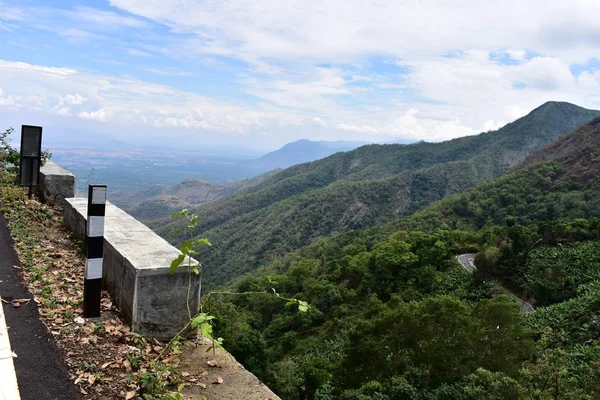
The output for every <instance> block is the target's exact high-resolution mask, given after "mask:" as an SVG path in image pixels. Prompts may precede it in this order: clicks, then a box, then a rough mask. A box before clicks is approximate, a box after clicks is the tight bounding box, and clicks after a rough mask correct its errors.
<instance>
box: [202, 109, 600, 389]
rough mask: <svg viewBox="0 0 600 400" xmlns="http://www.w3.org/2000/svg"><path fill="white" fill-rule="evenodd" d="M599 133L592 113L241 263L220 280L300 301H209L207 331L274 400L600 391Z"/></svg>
mask: <svg viewBox="0 0 600 400" xmlns="http://www.w3.org/2000/svg"><path fill="white" fill-rule="evenodd" d="M599 139H600V119H596V120H594V121H592V122H591V123H589V124H588V125H586V126H583V127H581V128H580V129H578V130H577V131H576V132H574V133H572V134H570V135H568V136H565V137H563V138H561V139H560V140H559V141H557V142H556V143H553V144H552V145H550V146H549V147H547V148H545V149H544V150H542V151H540V152H538V153H536V154H534V155H532V156H531V157H530V158H529V159H527V160H526V161H525V162H524V163H523V164H521V165H520V166H518V167H517V168H515V169H514V170H513V171H512V172H511V173H509V174H508V175H506V176H503V177H500V178H497V179H494V180H493V181H491V182H489V183H486V184H483V185H481V186H479V187H477V188H474V189H471V190H468V191H466V192H465V193H462V194H458V195H454V196H451V197H449V198H447V199H445V200H442V201H441V202H438V203H435V204H432V205H431V206H429V207H428V208H427V209H425V210H424V211H422V212H420V213H417V214H415V215H413V216H411V217H409V218H406V219H405V220H403V221H401V222H392V223H387V224H380V225H377V226H375V227H373V228H369V229H361V230H356V231H352V232H348V233H344V234H340V235H336V236H334V237H331V238H325V239H321V240H318V241H316V242H314V243H313V244H311V245H310V246H307V247H304V248H302V249H299V250H298V251H295V252H292V253H290V254H288V255H286V256H285V257H283V258H281V259H278V260H276V261H274V262H272V263H271V264H270V265H268V266H267V267H264V268H260V269H259V270H257V271H254V272H253V273H252V274H249V275H248V276H246V277H243V278H242V279H239V280H238V281H236V282H235V283H234V284H232V285H231V286H232V289H233V290H234V291H239V292H257V291H260V290H265V291H271V290H272V289H271V288H273V289H275V290H276V291H277V293H279V294H280V295H282V296H286V297H294V298H296V299H301V300H305V301H307V302H308V303H309V304H310V306H311V308H310V311H309V312H308V313H298V312H296V311H295V308H296V306H295V305H292V306H291V307H285V306H282V304H281V303H280V301H279V300H278V299H276V298H273V297H272V296H271V297H270V296H260V295H254V294H249V295H238V296H217V295H215V296H213V297H211V301H210V304H209V306H210V307H211V311H212V312H214V313H215V314H216V315H217V316H218V317H219V318H218V322H217V325H216V329H217V332H218V334H219V335H221V336H223V338H224V339H225V342H224V343H225V346H226V348H227V349H228V350H230V351H231V352H232V353H233V354H234V355H235V356H236V357H237V358H238V360H240V361H241V362H242V363H243V364H244V365H245V366H246V367H248V368H249V369H250V370H252V371H253V372H254V373H256V374H257V375H258V376H259V377H260V378H261V379H263V380H264V381H265V382H266V383H267V384H268V385H269V386H270V387H271V388H272V389H273V390H275V391H276V392H277V393H278V394H279V395H281V396H282V398H283V399H286V400H296V399H298V400H299V399H317V400H329V399H346V400H367V399H379V400H396V399H419V400H421V399H422V400H435V399H439V400H441V399H459V400H467V399H469V400H475V399H498V400H500V399H575V398H577V399H596V398H600V368H598V360H599V359H600V321H599V319H598V315H600V246H599V245H598V240H600V219H599V217H600V208H598V207H597V204H598V202H597V198H598V196H599V195H600V193H599V191H600V190H599V189H600V186H599V185H598V184H597V181H598V179H597V177H598V176H599V175H600V163H599V162H598V160H600V145H599V143H600V141H599ZM465 199H466V200H465ZM530 204H532V206H529V205H530ZM552 204H555V205H556V206H555V207H554V208H549V207H550V206H551V205H552ZM459 228H460V229H459ZM467 252H477V253H478V255H477V258H476V265H477V268H478V271H477V273H476V274H475V275H471V274H470V273H468V272H466V271H465V270H463V269H462V267H460V266H459V264H458V263H457V262H456V260H455V256H456V255H458V254H461V253H467ZM502 286H504V287H508V288H509V289H511V290H512V291H514V292H517V293H518V294H519V295H521V296H523V297H524V298H527V299H528V300H529V301H531V302H532V303H533V304H534V306H535V310H534V311H533V312H531V313H529V314H527V315H524V314H522V313H520V312H519V309H518V304H516V303H514V302H513V300H511V299H509V298H508V297H506V296H498V295H499V294H501V293H502V292H503V289H502V288H501V287H502Z"/></svg>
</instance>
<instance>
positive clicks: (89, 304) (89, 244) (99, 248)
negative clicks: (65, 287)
mask: <svg viewBox="0 0 600 400" xmlns="http://www.w3.org/2000/svg"><path fill="white" fill-rule="evenodd" d="M105 213H106V185H89V188H88V208H87V227H86V230H85V248H86V255H87V260H86V264H85V281H84V285H83V316H84V317H85V318H94V317H99V316H100V297H101V291H102V261H103V256H104V215H105Z"/></svg>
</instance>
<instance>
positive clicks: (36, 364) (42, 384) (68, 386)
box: [0, 213, 80, 400]
mask: <svg viewBox="0 0 600 400" xmlns="http://www.w3.org/2000/svg"><path fill="white" fill-rule="evenodd" d="M19 265H20V263H19V259H18V258H17V255H16V253H15V251H14V249H13V241H12V238H11V237H10V234H9V232H8V229H7V227H6V221H5V220H4V216H3V215H2V213H0V296H2V299H3V300H4V301H2V302H0V303H1V305H0V307H4V315H5V317H6V325H7V326H8V336H9V339H10V344H11V347H12V350H13V351H14V352H15V353H16V355H17V357H16V358H14V359H13V362H14V365H15V372H16V374H17V382H18V383H19V389H20V392H21V400H63V399H64V400H67V399H69V400H70V399H78V398H80V397H79V394H78V393H77V390H76V388H75V385H73V384H72V383H71V382H70V380H69V372H68V370H67V366H66V365H65V363H64V361H63V358H62V356H61V354H60V350H59V349H58V347H57V346H56V344H55V343H54V339H53V338H52V335H51V334H50V332H48V329H47V328H46V326H45V325H44V323H43V322H42V321H41V320H40V315H39V313H38V309H37V305H36V303H35V302H34V301H33V300H31V301H29V302H24V301H22V302H21V304H20V306H19V307H14V306H13V305H12V304H11V301H12V300H16V299H33V296H32V295H31V293H29V291H28V290H27V288H26V287H25V285H23V282H22V281H21V279H20V278H19V276H18V271H19V270H18V268H15V266H16V267H18V266H19ZM5 302H6V303H5Z"/></svg>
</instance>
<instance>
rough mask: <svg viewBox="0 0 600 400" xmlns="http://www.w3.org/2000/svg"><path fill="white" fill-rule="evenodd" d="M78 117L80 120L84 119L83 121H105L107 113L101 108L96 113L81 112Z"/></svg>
mask: <svg viewBox="0 0 600 400" xmlns="http://www.w3.org/2000/svg"><path fill="white" fill-rule="evenodd" d="M79 116H80V117H81V118H85V119H94V120H96V121H103V122H104V121H106V120H107V116H108V115H107V111H106V109H105V108H101V109H99V110H96V111H92V112H87V111H82V112H80V113H79Z"/></svg>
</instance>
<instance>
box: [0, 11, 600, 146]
mask: <svg viewBox="0 0 600 400" xmlns="http://www.w3.org/2000/svg"><path fill="white" fill-rule="evenodd" d="M0 1H1V0H0ZM110 3H111V5H113V6H115V7H116V8H114V9H113V10H115V11H114V12H113V11H105V10H97V9H94V8H89V7H75V8H73V9H70V10H69V9H65V8H49V7H37V8H36V7H29V8H26V6H23V5H21V4H20V3H18V4H19V7H25V8H23V10H24V11H23V10H21V9H19V8H18V7H12V8H11V7H0V20H5V21H10V23H11V24H13V23H14V24H17V23H18V22H19V21H25V22H26V23H28V24H30V25H31V26H37V28H36V29H39V30H43V31H44V32H47V33H48V34H58V35H62V36H61V37H62V39H61V40H63V42H65V41H68V44H69V45H73V46H76V45H78V44H81V43H82V42H85V41H89V42H90V43H91V42H94V44H95V46H97V48H94V50H99V51H98V53H97V54H98V56H96V58H97V59H98V60H101V62H102V63H103V64H98V65H89V66H88V68H89V70H86V69H83V68H80V67H78V68H77V69H73V68H55V67H47V66H42V65H34V64H33V63H32V64H27V63H19V62H8V61H2V60H0V76H2V77H3V82H2V85H3V89H4V92H5V94H4V95H0V107H5V108H7V107H12V109H14V108H15V107H19V108H30V109H32V110H44V111H46V112H48V113H51V114H56V113H67V110H68V112H69V113H70V114H71V118H73V119H77V118H83V119H86V120H89V121H90V123H92V122H93V121H104V122H107V123H112V124H119V125H123V126H131V125H142V126H148V127H164V128H165V129H166V128H169V127H171V128H177V129H176V130H181V129H183V130H186V131H189V132H194V134H201V133H204V132H208V131H211V132H219V133H224V132H226V133H228V134H231V135H237V136H242V135H250V136H251V135H259V134H260V133H265V134H266V136H268V137H269V138H273V140H282V141H285V140H289V139H296V138H297V136H296V137H293V136H292V135H303V136H305V137H306V135H311V137H322V138H327V139H340V138H350V137H352V138H356V139H360V138H364V137H369V138H372V139H373V140H385V139H387V140H389V139H390V138H395V137H410V138H413V139H425V140H429V141H432V140H443V139H448V138H452V137H456V136H460V135H469V134H473V133H478V132H480V131H482V130H488V129H495V128H497V127H499V126H500V125H501V124H502V123H503V122H502V121H511V120H513V119H515V118H517V117H520V116H522V115H524V114H526V113H527V112H529V111H530V110H531V109H533V108H534V107H537V106H539V105H540V104H541V103H543V102H545V101H548V100H566V101H571V102H574V103H577V104H580V105H583V106H587V107H590V108H591V107H600V95H599V94H598V93H600V91H599V88H600V75H599V73H598V72H594V71H593V70H590V71H584V72H582V73H579V74H578V75H577V76H573V75H572V74H571V70H570V67H572V66H573V64H574V63H580V64H583V65H585V64H586V62H588V61H589V60H590V59H591V58H592V57H593V56H596V57H598V54H600V25H599V24H597V21H596V16H597V15H599V14H600V2H596V1H590V0H575V1H572V2H567V3H565V2H563V1H558V0H556V1H552V0H551V1H547V0H530V1H527V2H524V1H519V0H506V1H502V2H473V1H470V0H454V1H451V2H450V1H448V2H441V3H440V2H439V1H437V0H420V1H413V0H398V1H391V0H389V1H383V2H379V1H376V2H373V1H369V0H324V1H313V2H300V3H299V2H297V1H295V0H281V1H277V2H273V1H271V0H230V1H226V2H224V1H220V0H202V1H200V0H186V1H180V0H111V1H110ZM15 4H17V3H16V2H15ZM53 18H55V19H56V20H54V19H53ZM40 21H47V25H46V26H41V25H39V24H41V22H40ZM56 21H58V22H59V23H56ZM159 25H162V26H159ZM56 26H60V27H61V28H60V29H59V30H56V28H55V27H56ZM165 27H166V28H165ZM169 31H170V33H169ZM125 33H126V34H125ZM100 38H103V40H99V39H100ZM104 38H107V39H106V40H104ZM596 39H597V40H596ZM105 42H106V43H105ZM7 43H8V41H7ZM102 45H104V46H105V47H102ZM102 51H103V52H104V53H102ZM106 54H108V55H109V56H106ZM113 54H114V55H115V56H114V57H113V56H112V55H113ZM492 54H495V55H498V54H500V55H502V57H500V58H495V59H494V61H492V60H490V56H491V55H492ZM127 55H129V56H138V57H140V58H136V59H135V66H134V65H127V63H126V62H127V61H128V60H132V58H131V57H128V56H127ZM442 55H446V56H445V57H444V56H442ZM120 56H124V57H120ZM9 57H10V55H9V56H7V57H6V58H9ZM151 57H161V59H160V63H157V62H156V61H157V60H156V59H152V58H151ZM82 59H83V57H82ZM502 61H505V62H507V63H508V64H509V65H504V64H502ZM63 62H65V63H66V64H64V65H67V66H68V65H69V64H68V63H69V62H70V61H69V60H63ZM108 63H111V64H113V65H118V66H119V67H118V68H119V71H121V72H119V73H114V72H111V73H104V72H99V70H100V69H101V68H102V67H106V65H104V64H108ZM73 65H75V64H73ZM77 65H82V62H81V61H80V63H79V64H77ZM326 66H327V67H326ZM399 66H401V67H403V68H405V70H401V69H400V68H398V67H399ZM115 68H116V67H111V70H114V69H115ZM107 70H108V69H107ZM213 70H218V72H217V73H215V75H211V73H212V72H211V71H213ZM141 71H147V72H151V73H152V74H153V76H148V74H144V75H143V76H147V77H148V78H147V79H148V80H149V81H142V80H140V79H139V78H137V77H136V74H140V75H141ZM124 74H128V75H127V76H124ZM188 76H189V78H185V79H184V78H177V79H172V78H171V77H188ZM186 79H189V82H190V84H189V85H188V86H189V87H188V86H184V85H186V83H182V82H188V81H187V80H186ZM5 82H8V83H7V84H5ZM161 82H173V83H172V84H173V85H180V86H178V87H173V86H168V85H167V84H164V83H162V84H161ZM515 85H516V86H517V87H515ZM215 87H218V89H217V90H216V91H218V92H219V94H218V95H215V97H216V96H218V100H217V99H216V98H212V97H210V96H209V95H206V93H209V92H208V90H211V91H215ZM205 90H206V91H205ZM35 96H38V97H37V98H36V97H35ZM69 96H73V97H69ZM77 96H81V97H77ZM65 109H66V110H65ZM165 131H166V130H165ZM319 135H320V136H319ZM279 138H281V139H279ZM286 138H287V139H286Z"/></svg>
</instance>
